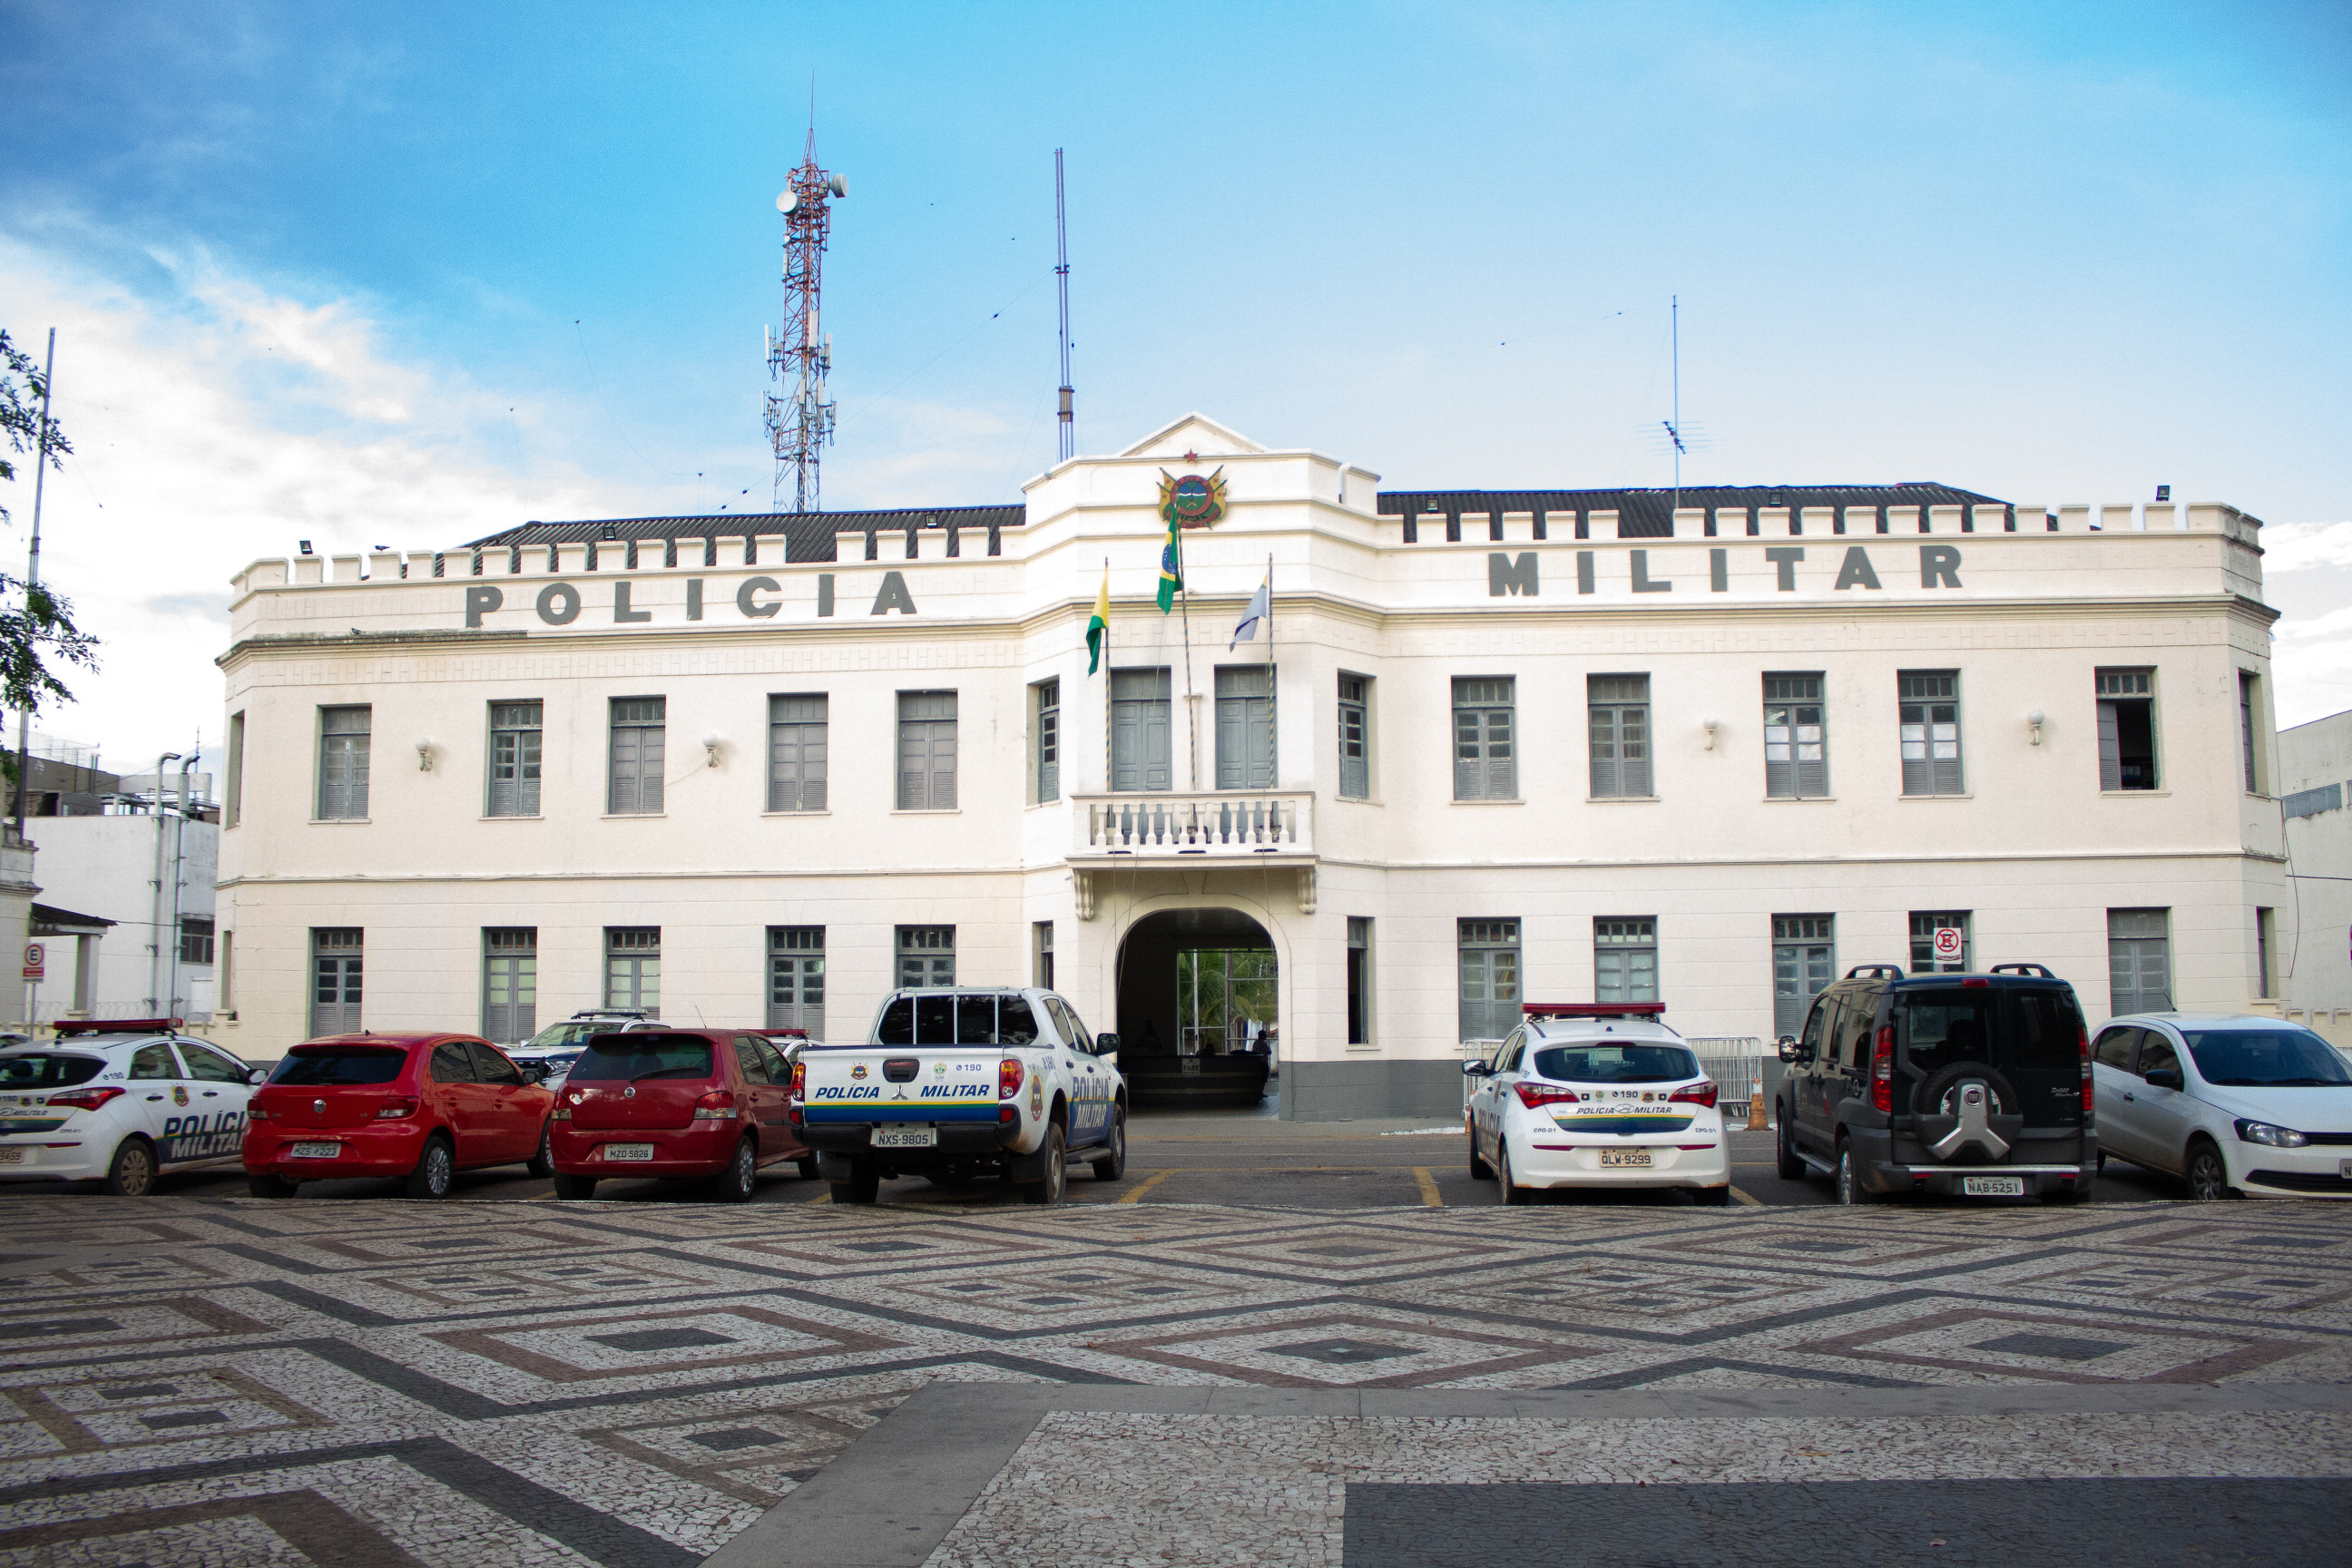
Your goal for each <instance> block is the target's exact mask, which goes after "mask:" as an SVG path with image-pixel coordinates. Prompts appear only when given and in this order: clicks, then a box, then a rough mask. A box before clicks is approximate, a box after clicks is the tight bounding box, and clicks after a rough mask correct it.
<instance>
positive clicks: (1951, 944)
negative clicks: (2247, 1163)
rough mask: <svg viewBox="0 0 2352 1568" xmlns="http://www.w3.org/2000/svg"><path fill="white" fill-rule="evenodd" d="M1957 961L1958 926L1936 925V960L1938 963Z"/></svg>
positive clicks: (1958, 944) (1958, 952) (1958, 947)
mask: <svg viewBox="0 0 2352 1568" xmlns="http://www.w3.org/2000/svg"><path fill="white" fill-rule="evenodd" d="M1959 961H1960V928H1959V927H1958V926H1937V928H1936V962H1937V963H1958V962H1959Z"/></svg>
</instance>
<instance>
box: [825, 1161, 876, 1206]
mask: <svg viewBox="0 0 2352 1568" xmlns="http://www.w3.org/2000/svg"><path fill="white" fill-rule="evenodd" d="M881 1191H882V1178H881V1176H880V1175H879V1174H878V1173H877V1172H876V1171H875V1169H874V1167H873V1166H871V1165H869V1164H867V1163H866V1162H865V1161H863V1160H859V1161H856V1162H855V1163H852V1164H851V1165H850V1167H849V1180H847V1181H845V1182H835V1183H834V1184H833V1201H834V1202H835V1203H837V1204H870V1203H872V1202H873V1201H874V1200H875V1198H876V1197H877V1196H879V1195H880V1194H881Z"/></svg>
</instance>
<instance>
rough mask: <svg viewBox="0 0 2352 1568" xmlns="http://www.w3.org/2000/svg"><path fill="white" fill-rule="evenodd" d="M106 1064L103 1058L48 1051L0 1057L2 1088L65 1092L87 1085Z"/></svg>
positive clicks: (0, 1081) (0, 1086)
mask: <svg viewBox="0 0 2352 1568" xmlns="http://www.w3.org/2000/svg"><path fill="white" fill-rule="evenodd" d="M105 1065H106V1058H103V1057H69V1056H52V1055H50V1054H48V1053H47V1052H46V1051H28V1052H25V1053H23V1054H21V1055H15V1056H5V1057H0V1089H65V1088H68V1086H70V1085H73V1084H77V1083H88V1082H89V1080H90V1079H94V1078H96V1077H97V1076H98V1069H99V1068H102V1067H104V1066H105Z"/></svg>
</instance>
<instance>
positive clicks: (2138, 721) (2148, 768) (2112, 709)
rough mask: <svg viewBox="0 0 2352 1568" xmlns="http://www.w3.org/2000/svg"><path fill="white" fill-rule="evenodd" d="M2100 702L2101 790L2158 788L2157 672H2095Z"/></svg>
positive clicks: (2116, 670) (2130, 670)
mask: <svg viewBox="0 0 2352 1568" xmlns="http://www.w3.org/2000/svg"><path fill="white" fill-rule="evenodd" d="M2095 679H2096V681H2097V691H2098V700H2099V787H2100V788H2101V789H2102V790H2128V789H2154V788H2155V787H2156V671H2155V670H2153V669H2102V670H2098V671H2095Z"/></svg>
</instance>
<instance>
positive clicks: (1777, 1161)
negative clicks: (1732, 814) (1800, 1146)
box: [1772, 1104, 1806, 1182]
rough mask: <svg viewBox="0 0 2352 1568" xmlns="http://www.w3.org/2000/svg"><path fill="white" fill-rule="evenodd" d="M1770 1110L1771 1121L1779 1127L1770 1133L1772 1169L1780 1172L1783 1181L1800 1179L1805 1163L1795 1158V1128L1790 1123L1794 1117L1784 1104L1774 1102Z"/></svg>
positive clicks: (1802, 1177)
mask: <svg viewBox="0 0 2352 1568" xmlns="http://www.w3.org/2000/svg"><path fill="white" fill-rule="evenodd" d="M1772 1110H1773V1116H1772V1121H1773V1123H1774V1124H1775V1125H1776V1126H1778V1127H1779V1129H1780V1131H1777V1132H1775V1133H1773V1134H1772V1158H1773V1169H1774V1170H1776V1171H1777V1172H1779V1173H1780V1179H1781V1180H1782V1181H1784V1182H1797V1181H1802V1180H1803V1179H1804V1175H1805V1171H1806V1165H1805V1163H1804V1162H1803V1161H1802V1160H1800V1159H1798V1158H1797V1135H1796V1129H1795V1128H1794V1127H1793V1126H1792V1125H1790V1123H1791V1122H1792V1121H1794V1120H1795V1119H1794V1118H1793V1117H1791V1116H1790V1114H1789V1108H1788V1107H1787V1106H1786V1105H1785V1104H1776V1105H1774V1106H1773V1107H1772Z"/></svg>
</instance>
